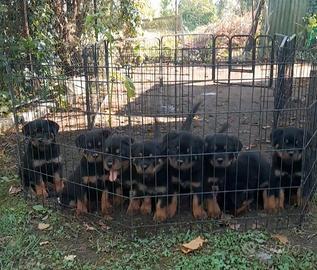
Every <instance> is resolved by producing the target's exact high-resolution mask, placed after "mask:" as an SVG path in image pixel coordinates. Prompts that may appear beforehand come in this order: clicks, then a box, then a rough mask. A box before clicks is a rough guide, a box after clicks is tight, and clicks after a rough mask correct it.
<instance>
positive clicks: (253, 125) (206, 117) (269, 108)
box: [8, 34, 317, 229]
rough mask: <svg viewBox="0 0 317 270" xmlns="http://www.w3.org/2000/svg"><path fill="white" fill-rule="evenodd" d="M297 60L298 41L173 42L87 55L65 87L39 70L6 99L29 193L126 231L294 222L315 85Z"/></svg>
mask: <svg viewBox="0 0 317 270" xmlns="http://www.w3.org/2000/svg"><path fill="white" fill-rule="evenodd" d="M298 50H300V48H297V47H296V39H295V37H282V38H281V37H278V36H275V37H270V36H263V35H262V36H258V37H256V38H254V37H252V36H248V35H237V36H232V37H228V36H213V35H207V34H205V35H171V36H163V37H162V38H160V39H156V38H153V39H152V40H150V39H146V40H142V39H138V40H124V41H117V42H114V43H111V44H110V43H107V42H102V43H98V44H95V45H93V46H89V47H87V48H85V49H84V50H83V52H82V59H80V61H78V63H76V64H74V66H73V67H72V68H73V69H74V70H73V71H72V72H71V74H72V76H69V75H66V74H64V72H63V68H62V67H61V66H60V65H59V64H55V63H54V64H52V63H45V64H43V65H42V66H41V67H38V69H37V70H39V72H38V73H37V74H36V76H30V78H29V80H28V81H27V82H25V83H24V84H23V85H21V87H20V88H16V87H14V86H12V88H11V94H12V101H13V103H14V108H15V109H14V113H15V119H16V125H17V129H18V130H20V131H22V134H21V133H20V136H19V139H18V145H19V149H22V150H21V151H20V153H21V157H20V159H19V160H20V161H19V163H20V164H19V165H20V172H21V177H22V184H23V186H24V188H25V192H26V193H28V195H29V197H31V198H32V199H36V200H42V201H43V203H49V204H52V205H55V206H58V207H59V208H65V207H66V208H67V207H69V208H70V209H74V212H76V213H77V215H85V214H92V215H95V216H106V217H108V216H111V219H112V222H114V223H115V224H117V225H120V226H123V227H125V228H132V229H133V228H144V227H153V226H161V225H167V224H169V225H171V224H191V223H206V222H211V221H212V222H214V221H218V222H219V223H222V224H223V223H224V222H226V217H227V216H228V215H230V217H231V219H232V220H236V221H237V222H239V223H243V224H244V226H245V227H246V228H247V227H252V226H254V224H259V226H267V227H270V228H276V227H288V226H293V225H297V224H299V223H300V222H302V220H303V217H304V216H305V210H306V208H307V205H308V202H309V200H310V199H311V197H312V195H313V193H314V190H315V186H316V181H315V179H316V164H315V163H316V151H315V149H316V147H315V145H316V134H315V133H316V124H315V123H316V121H315V118H316V91H317V89H316V88H317V84H316V63H312V62H310V61H308V60H303V59H298V57H297V56H298V55H299V54H298V53H297V52H298ZM14 64H15V63H12V66H14ZM12 66H11V67H10V66H8V69H10V68H12ZM44 70H49V72H43V71H44ZM41 71H42V72H41ZM26 88H27V89H28V91H27V93H28V99H27V101H25V95H24V94H22V92H23V91H24V92H25V89H26ZM17 89H18V90H17ZM24 92H23V93H24ZM39 118H40V119H42V120H43V119H49V120H51V121H54V122H47V121H35V122H34V121H33V120H35V119H39ZM21 122H28V123H27V124H25V123H24V125H23V128H22V130H21Z"/></svg>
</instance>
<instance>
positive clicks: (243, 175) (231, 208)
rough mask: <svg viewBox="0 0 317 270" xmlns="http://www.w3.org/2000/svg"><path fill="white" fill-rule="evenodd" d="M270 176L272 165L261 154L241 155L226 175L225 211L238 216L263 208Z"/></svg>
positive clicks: (249, 153) (248, 153) (245, 153)
mask: <svg viewBox="0 0 317 270" xmlns="http://www.w3.org/2000/svg"><path fill="white" fill-rule="evenodd" d="M270 176H271V166H270V163H269V161H268V160H267V159H266V158H264V157H263V156H262V155H261V154H260V153H259V152H243V153H240V154H239V156H238V158H237V160H236V161H234V162H233V163H232V164H231V165H230V166H229V167H228V172H227V174H226V181H225V191H226V194H225V210H226V211H228V212H230V213H232V214H234V215H236V216H237V215H240V214H242V213H244V212H246V211H248V210H249V209H250V208H251V207H252V206H255V208H256V209H258V208H259V207H262V204H263V201H262V196H263V192H266V191H265V188H266V187H267V186H268V183H269V181H270Z"/></svg>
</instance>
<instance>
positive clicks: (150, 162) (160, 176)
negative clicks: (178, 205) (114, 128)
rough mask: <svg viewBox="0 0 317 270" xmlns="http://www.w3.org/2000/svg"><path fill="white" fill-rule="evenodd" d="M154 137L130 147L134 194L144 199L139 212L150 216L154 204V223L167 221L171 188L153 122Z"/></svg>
mask: <svg viewBox="0 0 317 270" xmlns="http://www.w3.org/2000/svg"><path fill="white" fill-rule="evenodd" d="M155 131H156V132H155V136H154V139H153V140H146V141H144V142H138V143H134V144H133V145H132V157H133V165H134V167H135V174H134V176H133V180H134V183H135V188H136V190H135V192H136V196H137V197H141V196H142V197H144V199H143V201H142V204H141V207H140V211H141V213H142V214H144V215H146V214H151V212H152V201H153V199H155V200H154V202H155V213H154V218H153V219H154V220H155V221H158V222H160V221H165V220H166V219H167V214H168V213H167V211H166V209H167V205H168V203H169V200H170V199H171V197H169V196H167V195H168V194H169V192H170V191H171V190H172V188H171V187H170V186H169V184H170V181H168V168H167V164H166V158H163V156H162V150H161V145H160V142H159V130H158V123H157V122H156V121H155Z"/></svg>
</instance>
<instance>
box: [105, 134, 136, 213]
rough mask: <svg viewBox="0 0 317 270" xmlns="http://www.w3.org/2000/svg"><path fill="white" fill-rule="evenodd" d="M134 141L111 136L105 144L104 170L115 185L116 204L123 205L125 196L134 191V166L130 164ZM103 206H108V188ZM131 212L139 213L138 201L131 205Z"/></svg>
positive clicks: (124, 137) (125, 137) (128, 138)
mask: <svg viewBox="0 0 317 270" xmlns="http://www.w3.org/2000/svg"><path fill="white" fill-rule="evenodd" d="M132 143H133V139H132V138H130V137H127V136H121V135H111V136H109V137H108V138H107V139H106V140H105V142H104V147H103V152H104V161H103V162H104V168H105V170H106V171H107V172H108V174H109V181H110V182H112V183H113V184H114V185H115V193H116V195H117V196H115V198H114V203H115V204H120V203H122V200H123V197H122V195H124V196H129V194H130V190H133V187H132V185H133V183H132V175H133V166H132V164H130V151H131V144H132ZM101 201H102V205H107V204H108V201H109V190H108V189H107V188H106V189H105V190H104V191H103V193H102V198H101ZM130 208H132V209H131V210H130V211H137V210H138V209H139V208H140V206H139V205H138V203H137V201H136V202H133V204H132V205H130Z"/></svg>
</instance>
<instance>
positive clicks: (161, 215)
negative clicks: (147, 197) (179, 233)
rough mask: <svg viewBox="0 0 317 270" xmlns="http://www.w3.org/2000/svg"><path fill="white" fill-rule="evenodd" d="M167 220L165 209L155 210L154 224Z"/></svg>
mask: <svg viewBox="0 0 317 270" xmlns="http://www.w3.org/2000/svg"><path fill="white" fill-rule="evenodd" d="M166 219H167V208H166V207H164V208H156V211H155V214H154V217H153V220H154V221H156V222H163V221H165V220H166Z"/></svg>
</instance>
